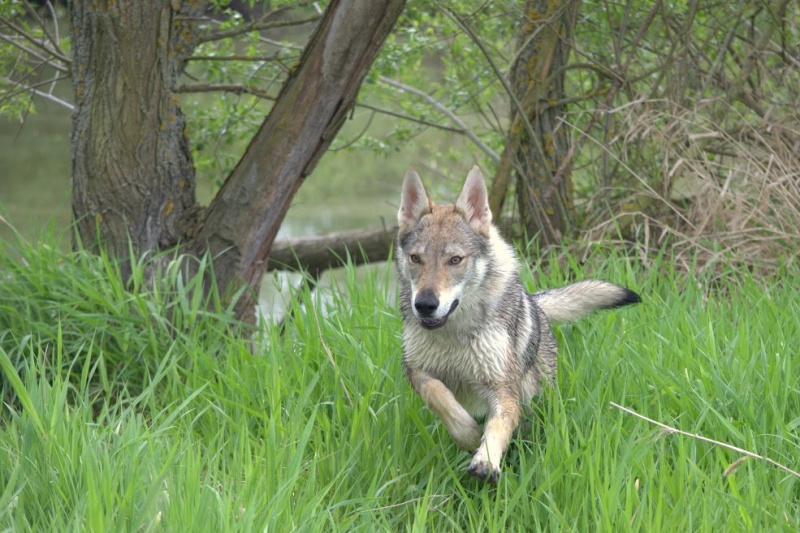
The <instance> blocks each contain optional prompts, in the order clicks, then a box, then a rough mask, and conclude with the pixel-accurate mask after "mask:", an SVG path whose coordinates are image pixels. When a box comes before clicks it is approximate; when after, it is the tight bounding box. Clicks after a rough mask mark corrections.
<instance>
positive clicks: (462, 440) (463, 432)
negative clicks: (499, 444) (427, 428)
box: [447, 412, 483, 453]
mask: <svg viewBox="0 0 800 533" xmlns="http://www.w3.org/2000/svg"><path fill="white" fill-rule="evenodd" d="M464 414H465V416H464V417H462V418H461V419H455V420H452V421H448V422H450V423H449V424H447V431H448V432H449V433H450V436H451V437H453V440H454V441H455V443H456V446H458V447H459V448H461V449H462V450H464V451H465V452H470V453H471V452H474V451H475V450H477V449H478V446H480V445H481V437H482V436H483V432H482V431H481V427H480V426H479V425H478V423H477V422H475V419H474V418H472V417H471V416H469V415H467V414H466V412H465V413H464Z"/></svg>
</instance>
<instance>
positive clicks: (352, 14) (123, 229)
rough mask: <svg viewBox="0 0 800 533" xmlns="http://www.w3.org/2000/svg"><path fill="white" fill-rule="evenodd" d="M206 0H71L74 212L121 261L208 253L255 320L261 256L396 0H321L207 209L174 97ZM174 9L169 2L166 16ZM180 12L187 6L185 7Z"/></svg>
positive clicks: (81, 226)
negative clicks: (317, 15)
mask: <svg viewBox="0 0 800 533" xmlns="http://www.w3.org/2000/svg"><path fill="white" fill-rule="evenodd" d="M204 4H205V2H200V1H189V2H172V1H171V0H158V1H156V0H153V1H147V2H141V1H139V0H118V1H116V2H88V1H75V2H73V3H72V5H71V15H70V16H71V23H72V36H73V40H72V46H73V50H74V58H73V85H74V90H75V112H74V115H73V132H72V141H73V200H72V205H73V215H74V217H75V221H76V223H77V229H78V234H79V236H80V238H81V239H82V240H83V241H84V243H86V244H91V246H96V245H101V246H103V247H105V248H106V250H108V252H109V253H110V255H112V256H113V257H116V258H119V259H125V258H128V257H129V256H130V252H131V249H130V248H129V242H130V243H131V246H132V251H133V253H134V255H135V256H141V255H142V254H147V253H150V252H153V251H158V250H164V249H168V248H171V247H174V246H175V245H176V244H177V243H179V242H180V243H182V247H183V251H184V252H188V253H190V254H195V255H200V254H203V253H206V252H210V254H211V255H212V257H214V273H215V276H216V282H217V286H218V287H219V288H220V289H221V290H223V291H227V292H228V294H233V292H234V291H235V290H236V289H237V288H239V287H240V286H241V284H242V283H244V284H246V285H248V286H249V288H250V289H251V290H248V291H245V292H244V295H243V296H242V298H241V299H240V301H239V302H238V303H237V307H236V309H237V312H238V314H239V316H240V317H242V318H245V319H247V320H252V319H253V310H254V309H255V297H256V295H257V294H258V288H259V285H260V282H261V277H262V274H263V272H264V271H265V269H266V263H267V261H266V260H267V256H268V254H269V251H270V248H271V246H272V243H273V240H274V238H275V235H276V233H277V231H278V229H279V227H280V225H281V222H282V221H283V218H284V216H285V214H286V211H287V209H288V207H289V203H290V201H291V199H292V197H293V196H294V194H295V192H296V191H297V189H298V188H299V187H300V185H301V184H302V182H303V180H304V179H305V178H306V176H308V175H309V174H310V172H311V171H312V169H313V168H314V166H315V165H316V163H317V161H318V160H319V158H320V157H321V156H322V154H323V153H324V152H325V150H326V149H327V148H328V146H329V145H330V143H331V141H332V140H333V138H334V137H335V135H336V134H337V132H338V131H339V129H340V127H341V125H342V124H343V122H344V120H345V119H346V118H347V116H348V114H349V112H350V110H351V108H352V106H353V105H354V103H355V99H356V96H357V94H358V89H359V87H360V85H361V82H362V80H363V78H364V76H365V75H366V73H367V71H368V70H369V68H370V66H371V65H372V62H373V61H374V59H375V57H376V55H377V54H378V51H379V50H380V48H381V46H382V45H383V42H384V41H385V39H386V37H387V36H388V35H389V32H390V31H391V29H392V27H393V26H394V24H395V22H396V21H397V19H398V17H399V16H400V13H401V11H402V9H403V6H404V4H405V0H332V1H331V2H330V3H329V5H328V8H327V10H326V12H325V15H324V17H323V19H322V21H321V22H320V23H319V26H318V28H317V30H316V32H315V33H314V35H313V37H312V38H311V40H310V41H309V43H308V45H307V46H306V49H305V51H304V53H303V56H302V58H301V60H300V63H299V64H298V65H297V68H296V69H295V71H294V72H293V74H292V75H291V76H290V78H289V79H288V80H287V82H286V83H285V84H284V86H283V88H282V90H281V92H280V94H279V96H278V98H277V100H276V102H275V104H274V106H273V108H272V110H271V111H270V113H269V115H268V116H267V118H266V119H265V121H264V123H263V124H262V126H261V128H260V130H259V132H258V133H257V134H256V135H255V137H254V138H253V139H252V141H251V142H250V145H249V147H248V149H247V151H246V152H245V154H244V156H243V157H242V159H241V160H240V161H239V163H238V165H237V166H236V168H235V169H234V171H233V172H232V173H231V175H230V176H229V177H228V179H227V180H226V181H225V183H224V184H223V187H222V189H221V190H220V191H219V193H218V194H217V196H216V197H215V198H214V200H213V201H212V203H211V205H210V206H209V208H208V209H207V210H206V211H205V212H204V213H201V210H200V209H199V207H198V205H197V203H196V198H195V176H194V167H193V164H192V158H191V151H190V148H189V143H188V141H187V139H186V136H185V122H184V119H183V116H182V115H181V111H180V108H179V107H178V99H177V98H176V97H175V95H174V90H175V89H176V87H177V78H178V75H179V73H180V71H181V68H182V60H183V58H184V57H185V56H186V55H187V54H188V53H189V51H190V48H191V46H192V43H191V40H192V39H191V37H189V38H187V37H186V36H187V35H192V34H194V29H193V28H191V27H190V26H188V25H190V24H192V22H191V21H192V20H196V18H197V17H194V16H191V15H192V14H193V13H187V11H192V10H194V11H195V12H196V11H199V10H200V9H202V6H203V5H204ZM173 6H180V9H181V12H180V15H181V16H177V15H178V13H176V12H175V11H174V10H173ZM187 14H188V15H189V16H184V15H187Z"/></svg>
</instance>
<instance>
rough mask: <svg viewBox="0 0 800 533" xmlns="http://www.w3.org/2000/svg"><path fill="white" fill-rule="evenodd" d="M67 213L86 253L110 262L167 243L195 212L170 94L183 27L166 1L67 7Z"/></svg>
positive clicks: (180, 125)
mask: <svg viewBox="0 0 800 533" xmlns="http://www.w3.org/2000/svg"><path fill="white" fill-rule="evenodd" d="M70 22H71V24H72V48H73V61H72V65H73V66H72V69H73V70H72V78H73V87H74V92H75V111H74V113H73V117H72V210H73V216H74V218H75V222H76V224H77V229H78V234H79V235H80V237H81V238H82V239H83V241H84V244H85V245H86V246H88V247H90V248H94V247H95V246H97V245H102V246H103V247H105V248H106V249H107V250H108V251H109V253H110V254H111V255H112V256H114V257H117V258H127V257H129V254H130V250H129V242H130V243H131V244H132V247H133V252H134V253H135V254H136V255H137V256H138V255H141V254H144V253H147V252H150V251H154V250H160V249H164V248H168V247H171V246H174V245H175V244H176V243H177V242H178V238H179V236H180V233H181V224H180V222H181V220H182V218H183V217H184V216H185V214H186V213H187V211H191V210H193V209H195V208H196V202H195V177H194V166H193V164H192V155H191V150H190V148H189V143H188V140H187V139H186V136H185V133H184V130H185V121H184V118H183V115H182V114H181V110H180V108H179V107H178V100H177V98H175V97H174V96H173V92H172V91H173V89H174V88H175V87H176V81H177V78H178V75H179V73H180V64H179V62H180V60H181V58H182V54H181V53H180V51H181V49H180V47H181V46H182V45H183V43H179V41H178V39H179V37H178V36H179V35H180V33H181V30H182V29H185V27H184V23H183V22H179V21H178V20H176V18H175V12H174V11H173V9H172V7H171V3H170V1H169V0H161V1H147V2H139V1H136V0H133V1H131V0H128V1H124V0H123V1H118V2H88V1H75V2H72V4H71V8H70Z"/></svg>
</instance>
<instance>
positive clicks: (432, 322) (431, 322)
mask: <svg viewBox="0 0 800 533" xmlns="http://www.w3.org/2000/svg"><path fill="white" fill-rule="evenodd" d="M456 307H458V300H455V301H454V302H453V303H452V305H450V310H449V311H447V314H446V315H444V316H443V317H442V318H420V319H419V325H420V326H422V327H423V328H425V329H439V328H440V327H442V326H444V325H445V324H447V319H448V317H449V316H450V315H452V314H453V311H455V310H456Z"/></svg>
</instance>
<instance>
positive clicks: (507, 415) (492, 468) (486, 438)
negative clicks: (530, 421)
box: [467, 391, 522, 483]
mask: <svg viewBox="0 0 800 533" xmlns="http://www.w3.org/2000/svg"><path fill="white" fill-rule="evenodd" d="M521 410H522V409H521V407H520V404H519V397H518V396H517V395H514V394H510V393H508V392H506V391H501V392H500V393H499V394H498V396H497V399H496V402H495V403H494V405H493V406H492V410H491V413H490V415H489V419H488V420H487V421H486V428H485V430H484V433H483V441H482V442H481V446H480V448H478V451H477V452H476V453H475V455H474V456H473V458H472V462H471V463H470V465H469V468H468V469H467V472H469V473H470V474H472V475H473V476H475V477H477V478H480V479H488V480H489V481H490V482H491V483H497V480H498V478H499V477H500V461H501V459H502V458H503V452H505V451H506V448H507V447H508V443H509V442H510V441H511V437H512V435H513V434H514V430H515V429H516V428H517V426H518V425H519V419H520V414H521Z"/></svg>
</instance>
